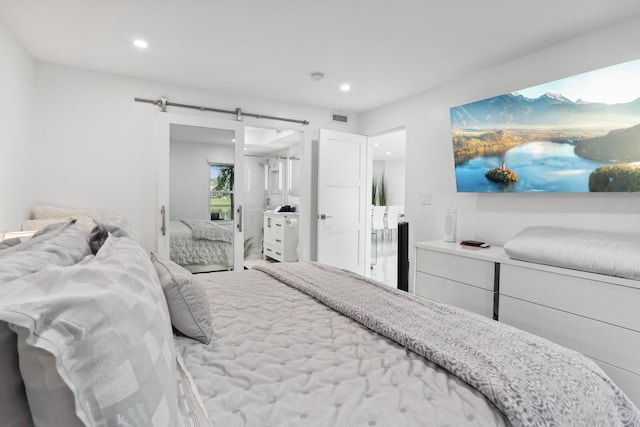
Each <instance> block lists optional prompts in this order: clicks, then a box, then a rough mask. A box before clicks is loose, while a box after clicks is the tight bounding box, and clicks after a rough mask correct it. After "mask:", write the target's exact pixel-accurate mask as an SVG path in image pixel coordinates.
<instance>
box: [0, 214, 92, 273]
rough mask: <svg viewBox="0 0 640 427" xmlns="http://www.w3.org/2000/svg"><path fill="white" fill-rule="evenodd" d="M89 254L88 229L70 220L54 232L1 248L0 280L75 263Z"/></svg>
mask: <svg viewBox="0 0 640 427" xmlns="http://www.w3.org/2000/svg"><path fill="white" fill-rule="evenodd" d="M90 253H91V250H90V248H89V236H88V235H87V233H86V231H85V230H83V229H81V228H79V227H78V225H77V224H75V223H74V222H73V221H70V222H68V223H66V224H64V225H63V226H62V227H59V228H57V229H55V230H53V231H50V232H48V233H46V234H42V235H40V236H38V237H35V238H33V239H30V240H27V241H26V242H22V243H20V244H19V245H15V246H12V247H10V248H8V249H4V250H2V251H0V283H6V282H9V281H12V280H15V279H18V278H20V277H23V276H26V275H29V274H31V273H35V272H37V271H40V270H43V269H45V268H50V267H64V266H69V265H73V264H75V263H77V262H79V261H80V260H82V259H83V258H84V257H86V256H87V255H89V254H90Z"/></svg>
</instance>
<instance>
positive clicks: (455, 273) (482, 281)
mask: <svg viewBox="0 0 640 427" xmlns="http://www.w3.org/2000/svg"><path fill="white" fill-rule="evenodd" d="M416 270H417V271H418V272H423V273H427V274H431V275H433V276H439V277H443V278H446V279H449V280H453V281H456V282H460V283H465V284H468V285H472V286H477V287H479V288H484V289H487V290H489V291H491V292H493V280H494V274H495V273H494V271H495V264H494V263H493V262H490V261H484V260H479V259H474V258H468V257H464V256H459V255H452V254H447V253H442V252H436V251H430V250H425V249H420V248H418V249H416Z"/></svg>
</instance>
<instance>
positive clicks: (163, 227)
mask: <svg viewBox="0 0 640 427" xmlns="http://www.w3.org/2000/svg"><path fill="white" fill-rule="evenodd" d="M160 215H162V225H161V226H160V231H161V232H162V235H163V236H166V235H167V210H166V209H165V208H164V205H162V209H160Z"/></svg>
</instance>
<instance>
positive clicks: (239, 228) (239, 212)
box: [236, 205, 242, 232]
mask: <svg viewBox="0 0 640 427" xmlns="http://www.w3.org/2000/svg"><path fill="white" fill-rule="evenodd" d="M236 212H238V231H239V232H242V205H240V206H238V209H237V211H236Z"/></svg>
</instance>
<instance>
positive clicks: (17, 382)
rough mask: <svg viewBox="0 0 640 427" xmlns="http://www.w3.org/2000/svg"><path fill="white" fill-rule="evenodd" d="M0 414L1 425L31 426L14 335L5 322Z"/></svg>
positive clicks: (0, 337) (0, 335)
mask: <svg viewBox="0 0 640 427" xmlns="http://www.w3.org/2000/svg"><path fill="white" fill-rule="evenodd" d="M0 295H1V293H0ZM0 414H2V415H1V417H2V420H1V422H2V423H3V424H2V425H7V426H32V425H33V420H32V418H31V411H30V410H29V404H28V403H27V395H26V394H25V391H24V383H23V382H22V375H21V374H20V367H19V365H18V350H17V340H16V334H15V333H14V332H13V331H12V330H11V329H9V326H8V325H7V324H6V323H5V322H0Z"/></svg>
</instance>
